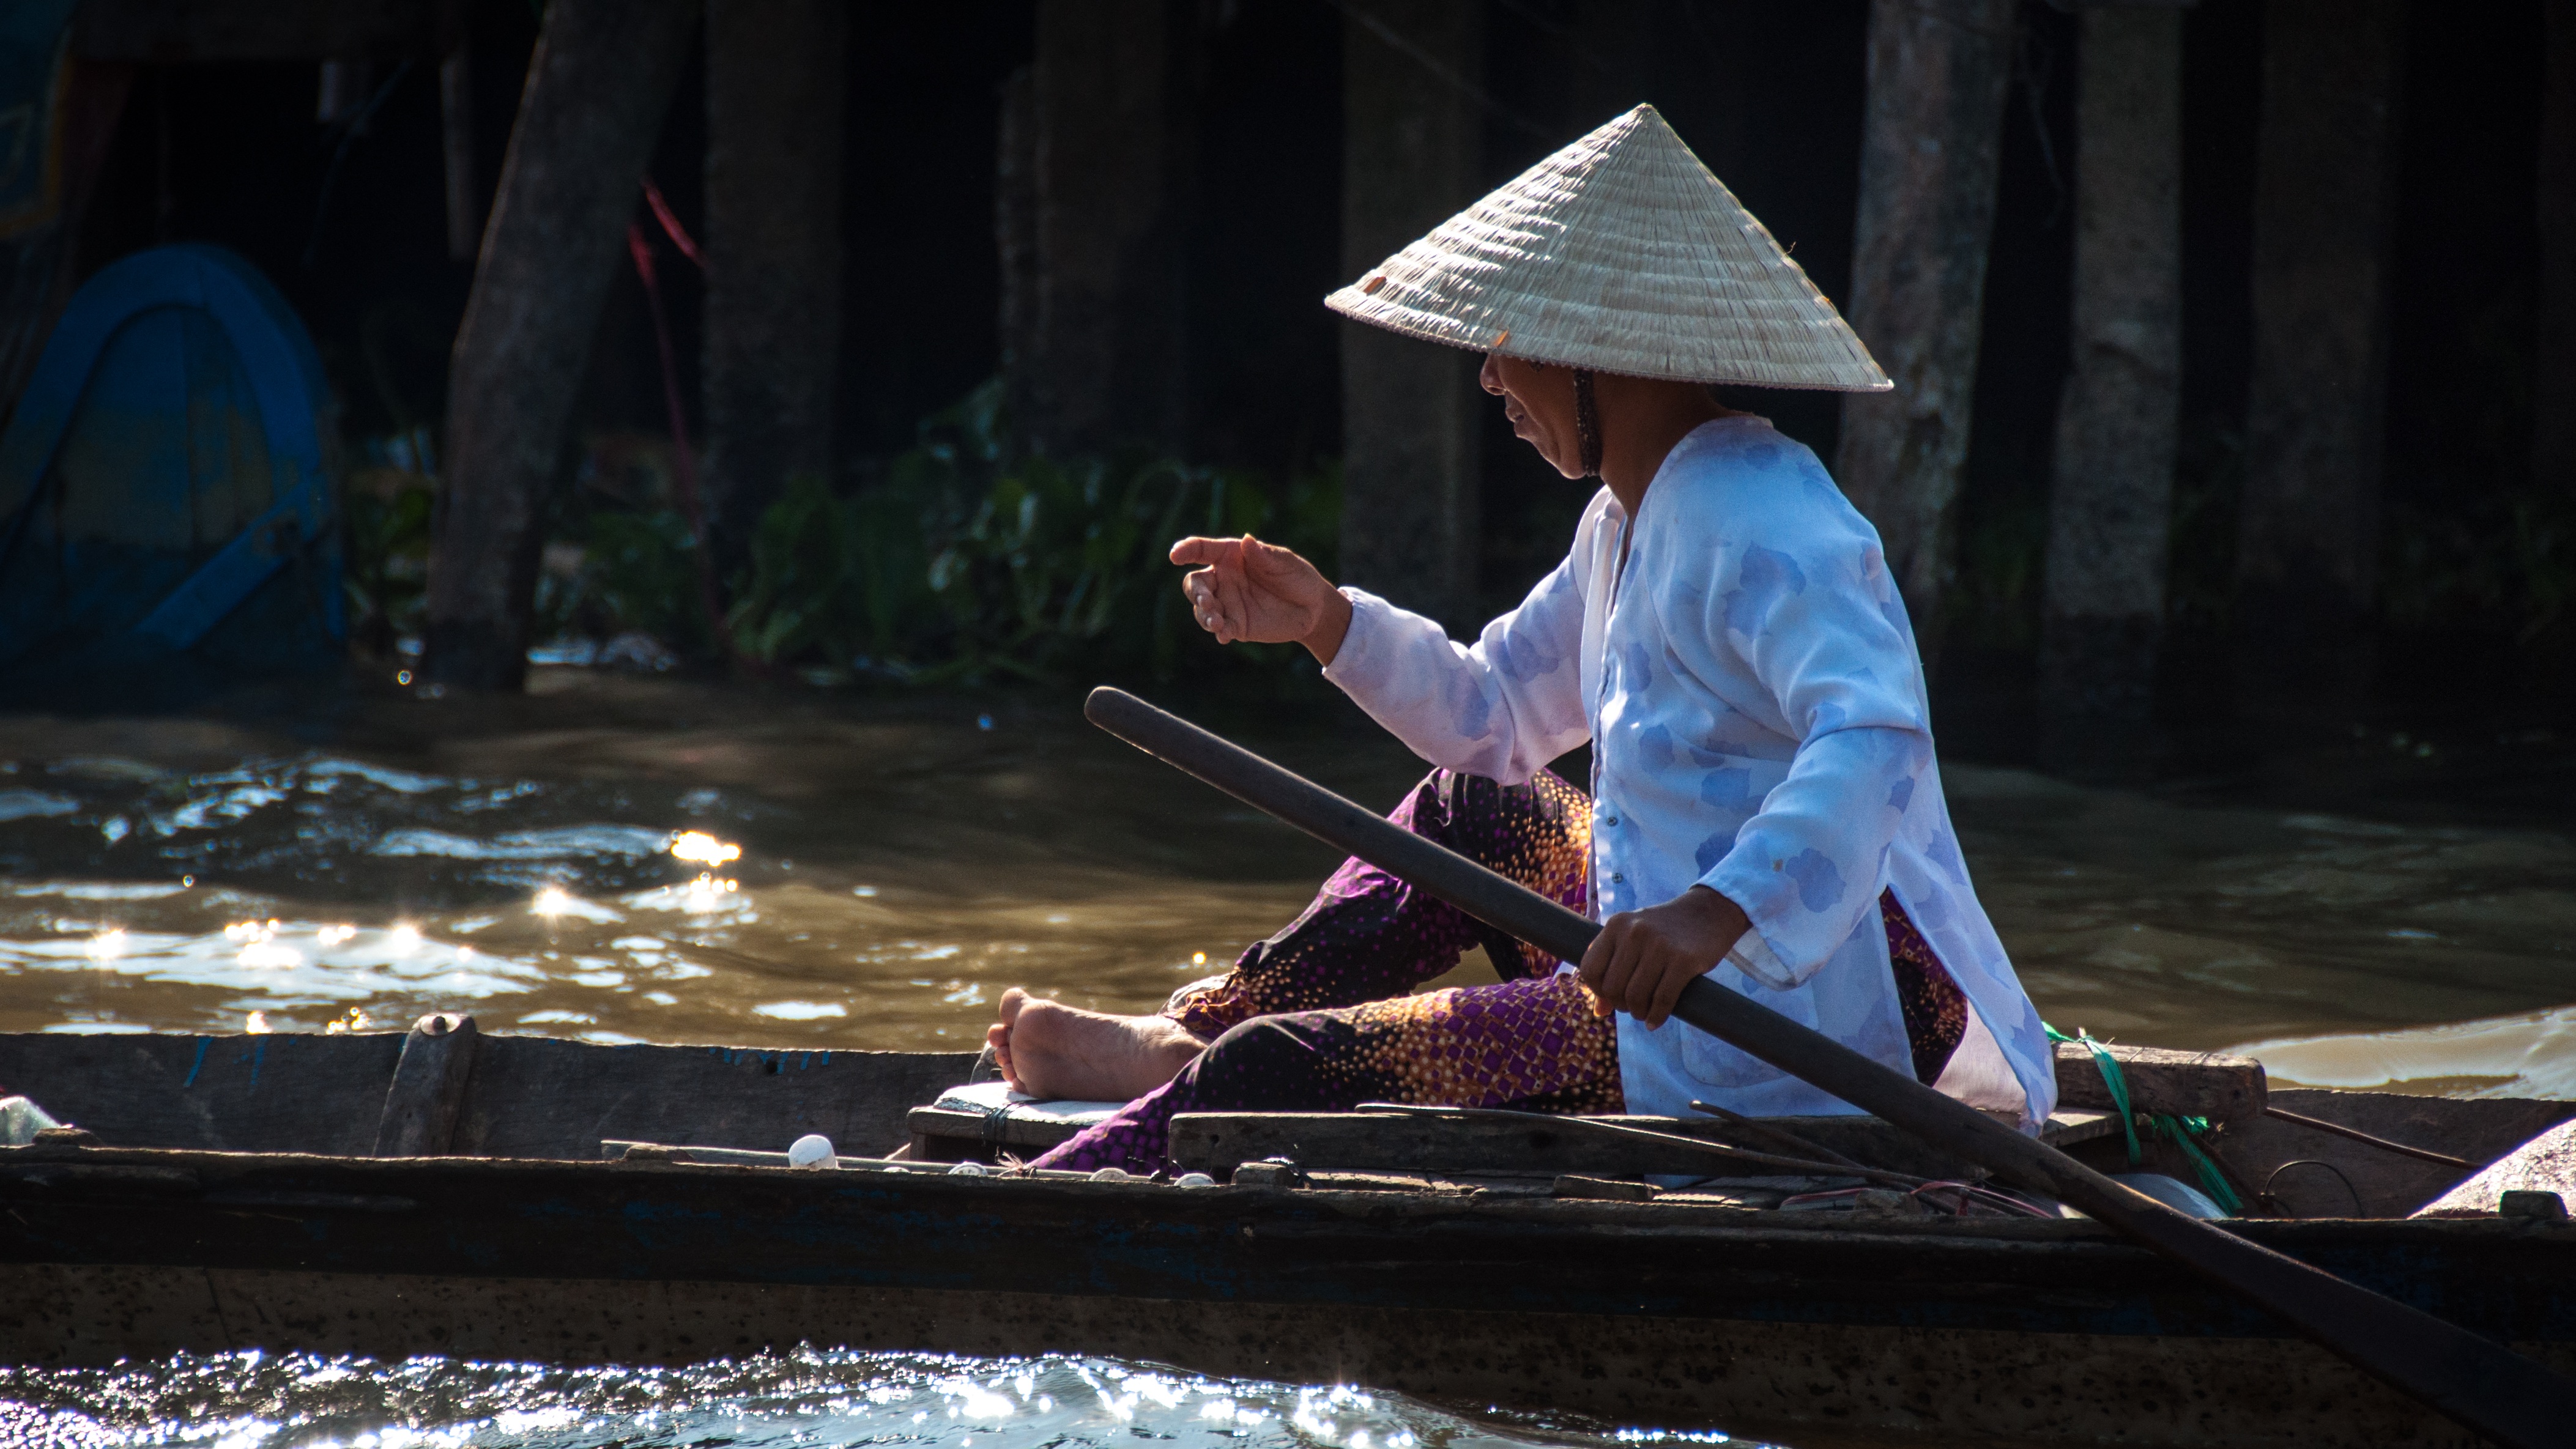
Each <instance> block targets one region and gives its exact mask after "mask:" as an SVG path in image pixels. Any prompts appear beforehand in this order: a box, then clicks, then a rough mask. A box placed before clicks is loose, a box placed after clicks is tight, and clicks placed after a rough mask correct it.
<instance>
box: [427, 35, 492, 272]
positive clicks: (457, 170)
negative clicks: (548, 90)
mask: <svg viewBox="0 0 2576 1449" xmlns="http://www.w3.org/2000/svg"><path fill="white" fill-rule="evenodd" d="M438 151H439V160H440V165H441V169H442V170H443V172H444V173H445V174H444V177H443V179H444V180H445V182H446V187H447V259H448V260H449V261H452V262H470V261H472V260H474V249H475V247H476V246H478V245H479V244H480V243H481V242H482V240H483V199H482V197H481V196H479V195H477V194H476V192H475V189H474V59H473V52H472V51H471V50H470V49H469V48H468V47H467V46H466V45H465V44H464V43H463V42H462V41H461V40H460V41H459V42H458V44H457V46H456V49H455V50H454V51H452V52H450V53H449V54H448V57H447V58H446V59H445V60H442V61H440V62H439V63H438Z"/></svg>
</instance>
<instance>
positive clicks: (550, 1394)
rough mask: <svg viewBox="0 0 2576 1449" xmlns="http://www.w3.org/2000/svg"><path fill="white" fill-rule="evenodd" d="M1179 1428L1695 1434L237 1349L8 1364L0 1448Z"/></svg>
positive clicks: (1280, 1433)
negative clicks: (124, 1361)
mask: <svg viewBox="0 0 2576 1449" xmlns="http://www.w3.org/2000/svg"><path fill="white" fill-rule="evenodd" d="M1184 1432H1186V1433H1188V1434H1189V1435H1190V1437H1193V1438H1197V1437H1204V1436H1207V1435H1211V1434H1213V1435H1216V1436H1219V1437H1222V1438H1225V1439H1230V1440H1239V1441H1244V1442H1245V1443H1246V1444H1247V1445H1248V1446H1250V1449H1419V1446H1421V1445H1423V1444H1426V1443H1428V1444H1433V1445H1442V1446H1453V1449H1464V1446H1470V1445H1473V1446H1479V1449H1503V1446H1519V1445H1529V1446H1538V1445H1551V1446H1564V1449H1573V1446H1587V1445H1589V1446H1600V1449H1608V1446H1610V1445H1612V1444H1615V1443H1619V1442H1628V1443H1635V1442H1640V1441H1646V1442H1651V1441H1653V1440H1656V1439H1659V1438H1666V1437H1673V1438H1680V1437H1685V1436H1666V1435H1660V1434H1656V1433H1653V1432H1651V1431H1642V1432H1641V1431H1625V1432H1619V1431H1609V1430H1608V1429H1607V1426H1592V1425H1580V1424H1573V1423H1555V1422H1550V1423H1544V1424H1536V1423H1533V1424H1528V1425H1523V1424H1517V1423H1513V1422H1510V1421H1496V1420H1491V1419H1487V1420H1475V1419H1467V1418H1462V1417H1460V1416H1458V1415H1456V1414H1453V1413H1450V1412H1448V1411H1445V1410H1440V1409H1435V1408H1432V1407H1431V1406H1429V1405H1426V1404H1420V1403H1416V1402H1414V1401H1412V1400H1410V1399H1406V1398H1403V1397H1401V1396H1398V1395H1391V1394H1368V1393H1362V1392H1359V1391H1357V1390H1354V1389H1352V1388H1349V1387H1347V1386H1340V1385H1313V1386H1299V1385H1294V1384H1283V1383H1273V1382H1265V1381H1261V1380H1251V1379H1209V1378H1202V1377H1199V1376H1197V1375H1193V1374H1185V1373H1176V1372H1172V1371H1169V1370H1161V1369H1147V1368H1143V1367H1141V1366H1132V1365H1128V1364H1124V1363H1120V1362H1118V1361H1115V1360H1104V1359H1067V1358H1055V1357H1048V1358H1037V1359H977V1358H961V1357H940V1356H934V1355H927V1354H858V1353H847V1352H818V1351H815V1350H811V1349H800V1350H798V1351H796V1352H795V1353H792V1354H786V1355H773V1354H758V1355H753V1356H750V1357H747V1358H743V1359H738V1360H720V1361H716V1362H711V1363H703V1364H697V1365H693V1366H688V1367H680V1368H617V1367H611V1368H589V1369H563V1368H552V1367H545V1366H539V1365H533V1364H512V1363H500V1364H492V1363H462V1362H457V1361H454V1360H449V1359H439V1358H416V1359H409V1360H403V1361H399V1362H389V1363H388V1362H378V1361H376V1360H372V1359H364V1358H320V1357H315V1356H311V1355H302V1354H287V1355H280V1356H274V1357H272V1356H266V1355H262V1354H258V1353H242V1354H228V1355H219V1356H215V1357H203V1358H201V1357H197V1356H194V1355H186V1354H182V1355H180V1356H178V1357H177V1358H175V1359H172V1360H170V1361H167V1362H163V1363H155V1364H151V1365H146V1366H127V1367H119V1368H113V1369H22V1368H0V1441H5V1442H9V1443H31V1442H32V1443H41V1444H49V1445H56V1446H61V1449H141V1446H145V1445H154V1446H168V1449H288V1446H320V1445H326V1444H328V1445H337V1446H342V1449H450V1446H455V1449H464V1446H467V1445H472V1446H477V1449H484V1446H495V1449H498V1446H507V1449H564V1446H569V1445H575V1444H600V1443H610V1444H613V1443H618V1442H621V1441H623V1442H630V1443H635V1442H640V1443H647V1444H689V1443H709V1442H714V1443H724V1442H731V1443H735V1444H739V1445H780V1446H784V1445H792V1444H816V1443H820V1444H846V1443H860V1444H865V1443H888V1442H902V1443H909V1444H913V1445H917V1446H944V1449H972V1446H973V1445H975V1444H978V1443H983V1444H986V1445H987V1446H989V1449H1041V1446H1075V1449H1108V1446H1112V1445H1117V1444H1124V1443H1126V1442H1128V1441H1129V1440H1130V1439H1131V1437H1133V1436H1137V1435H1145V1436H1150V1437H1153V1438H1157V1439H1166V1438H1172V1437H1174V1436H1175V1435H1176V1434H1180V1433H1184ZM317 1434H319V1435H322V1436H323V1437H317ZM1686 1437H1688V1438H1689V1439H1691V1440H1692V1441H1694V1442H1703V1443H1725V1442H1728V1441H1727V1440H1726V1438H1725V1436H1723V1435H1706V1436H1701V1435H1690V1436H1686Z"/></svg>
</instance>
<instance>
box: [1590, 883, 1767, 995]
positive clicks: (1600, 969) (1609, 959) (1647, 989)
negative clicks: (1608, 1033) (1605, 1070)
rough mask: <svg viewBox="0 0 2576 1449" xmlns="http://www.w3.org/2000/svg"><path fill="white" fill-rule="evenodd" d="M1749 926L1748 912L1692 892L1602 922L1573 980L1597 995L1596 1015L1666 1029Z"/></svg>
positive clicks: (1708, 893) (1699, 890) (1713, 895)
mask: <svg viewBox="0 0 2576 1449" xmlns="http://www.w3.org/2000/svg"><path fill="white" fill-rule="evenodd" d="M1751 924H1752V922H1751V921H1749V920H1747V919H1746V917H1745V914H1744V908H1743V907H1741V906H1738V905H1737V904H1736V903H1735V902H1733V901H1731V900H1728V899H1727V898H1726V897H1724V896H1722V895H1719V894H1718V893H1717V892H1715V891H1713V890H1710V889H1709V888H1708V887H1706V886H1704V885H1695V886H1692V887H1691V888H1690V889H1689V890H1686V891H1684V892H1682V893H1681V894H1680V895H1677V896H1675V897H1673V898H1672V899H1671V900H1668V901H1666V902H1664V903H1663V904H1662V905H1660V906H1648V907H1646V908H1645V909H1644V910H1642V911H1621V912H1620V913H1619V914H1617V915H1615V916H1612V917H1611V918H1610V919H1608V920H1606V921H1603V922H1602V923H1601V934H1600V935H1598V936H1595V937H1593V938H1592V949H1590V950H1588V951H1586V952H1584V953H1583V964H1582V965H1580V966H1578V967H1576V968H1575V973H1574V974H1575V976H1576V977H1577V978H1578V979H1580V980H1581V981H1582V982H1583V984H1584V985H1585V986H1587V987H1590V988H1591V989H1592V1009H1593V1011H1594V1012H1595V1013H1597V1014H1599V1015H1602V1016H1608V1015H1610V1014H1611V1013H1613V1012H1617V1011H1624V1012H1626V1013H1628V1014H1629V1015H1630V1016H1633V1017H1635V1018H1637V1020H1639V1021H1641V1022H1643V1023H1645V1024H1646V1025H1647V1026H1649V1027H1657V1026H1662V1025H1663V1024H1664V1018H1666V1017H1668V1016H1670V1015H1672V1014H1673V1003H1674V1002H1676V1001H1679V1000H1681V997H1682V988H1683V987H1684V986H1687V985H1689V984H1690V982H1691V979H1692V978H1693V977H1696V976H1701V975H1705V974H1706V973H1707V971H1708V969H1709V968H1710V967H1712V966H1715V965H1716V964H1717V963H1718V962H1720V961H1723V960H1725V959H1726V953H1727V952H1728V951H1729V950H1730V949H1732V948H1733V947H1734V945H1735V943H1736V941H1737V940H1739V939H1741V938H1742V937H1743V935H1744V932H1745V930H1746V928H1747V927H1749V926H1750V925H1751Z"/></svg>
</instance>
